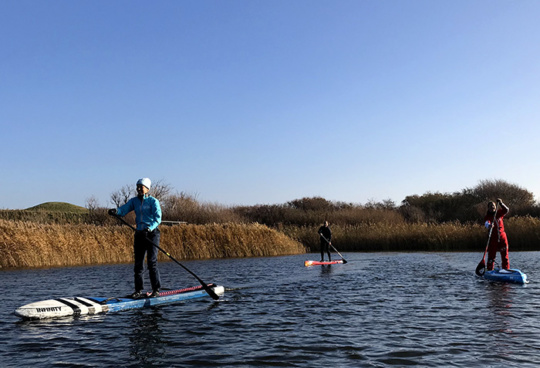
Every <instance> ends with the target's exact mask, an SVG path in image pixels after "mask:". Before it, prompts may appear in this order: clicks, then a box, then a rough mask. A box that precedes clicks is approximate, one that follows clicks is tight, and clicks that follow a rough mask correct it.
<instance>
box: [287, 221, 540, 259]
mask: <svg viewBox="0 0 540 368" xmlns="http://www.w3.org/2000/svg"><path fill="white" fill-rule="evenodd" d="M505 225H506V233H507V235H508V239H509V246H510V250H511V251H527V250H529V251H531V250H539V249H540V219H537V218H533V217H512V218H510V219H508V220H506V221H505ZM318 228H319V226H300V227H299V226H283V227H282V231H283V232H284V233H285V234H287V235H288V236H289V237H291V238H293V239H295V240H297V241H299V242H301V243H302V244H304V245H305V246H306V247H308V249H309V250H310V251H314V252H315V251H318V250H319V247H320V245H319V244H320V241H319V235H318V234H317V230H318ZM331 229H332V234H333V235H332V239H333V241H332V244H333V245H334V246H335V247H336V248H337V249H338V250H339V251H350V252H384V251H394V252H399V251H428V252H430V251H437V252H456V251H478V250H483V249H484V248H485V246H486V244H487V231H486V229H485V228H484V227H483V226H482V225H478V224H460V223H458V222H454V223H443V224H426V223H401V224H384V223H374V224H358V225H333V226H331Z"/></svg>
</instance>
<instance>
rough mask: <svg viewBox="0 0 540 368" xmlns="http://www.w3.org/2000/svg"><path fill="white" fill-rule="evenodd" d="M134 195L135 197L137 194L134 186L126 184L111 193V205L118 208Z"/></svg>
mask: <svg viewBox="0 0 540 368" xmlns="http://www.w3.org/2000/svg"><path fill="white" fill-rule="evenodd" d="M135 195H137V193H136V192H135V188H134V186H133V185H129V184H127V185H124V186H123V187H122V188H120V189H118V190H117V191H114V192H112V193H111V198H110V199H111V202H112V204H114V205H115V206H116V207H120V206H121V205H123V204H125V203H127V201H129V199H130V198H131V197H133V196H135Z"/></svg>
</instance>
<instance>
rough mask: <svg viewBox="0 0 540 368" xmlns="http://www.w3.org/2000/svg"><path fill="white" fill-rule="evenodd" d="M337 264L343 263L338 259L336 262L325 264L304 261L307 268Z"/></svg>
mask: <svg viewBox="0 0 540 368" xmlns="http://www.w3.org/2000/svg"><path fill="white" fill-rule="evenodd" d="M338 263H343V260H342V259H339V260H337V261H327V262H320V261H304V266H306V267H309V266H322V265H333V264H338Z"/></svg>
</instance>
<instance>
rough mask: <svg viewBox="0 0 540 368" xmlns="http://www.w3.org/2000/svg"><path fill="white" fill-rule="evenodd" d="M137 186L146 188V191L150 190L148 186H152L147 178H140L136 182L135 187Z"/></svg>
mask: <svg viewBox="0 0 540 368" xmlns="http://www.w3.org/2000/svg"><path fill="white" fill-rule="evenodd" d="M139 184H142V185H144V186H145V187H147V188H148V189H150V186H151V185H152V182H151V181H150V179H148V178H142V179H139V180H137V185H139Z"/></svg>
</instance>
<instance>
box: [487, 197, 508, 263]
mask: <svg viewBox="0 0 540 368" xmlns="http://www.w3.org/2000/svg"><path fill="white" fill-rule="evenodd" d="M497 206H498V207H499V209H498V210H497V214H495V210H496V209H497ZM497 206H496V205H495V202H489V203H488V210H487V213H486V216H485V217H484V220H485V221H486V222H485V226H486V228H487V229H489V228H490V227H492V228H493V229H492V231H491V238H490V239H489V245H488V262H487V270H488V271H492V270H493V263H495V258H496V257H497V252H501V262H502V265H501V266H502V268H504V269H505V270H508V269H509V268H510V261H509V260H508V239H507V238H506V233H505V232H504V223H503V217H504V216H505V215H506V214H507V213H508V207H507V206H506V205H505V204H504V203H503V202H502V200H501V199H500V198H497Z"/></svg>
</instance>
